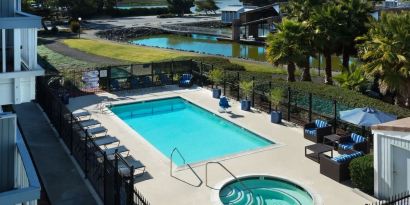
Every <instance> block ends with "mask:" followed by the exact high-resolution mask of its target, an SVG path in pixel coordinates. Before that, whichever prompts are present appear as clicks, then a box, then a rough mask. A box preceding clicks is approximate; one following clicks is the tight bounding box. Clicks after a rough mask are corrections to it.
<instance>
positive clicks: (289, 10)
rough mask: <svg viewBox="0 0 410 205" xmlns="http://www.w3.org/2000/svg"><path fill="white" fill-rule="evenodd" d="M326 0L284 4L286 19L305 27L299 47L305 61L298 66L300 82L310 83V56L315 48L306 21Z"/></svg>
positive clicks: (293, 0) (311, 33)
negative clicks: (301, 48) (299, 68)
mask: <svg viewBox="0 0 410 205" xmlns="http://www.w3.org/2000/svg"><path fill="white" fill-rule="evenodd" d="M325 2H326V0H290V1H289V2H288V4H286V6H285V8H284V10H285V13H286V14H287V16H288V18H291V19H293V20H295V21H298V22H302V23H303V26H305V29H306V32H305V33H304V35H303V37H302V38H301V41H300V42H299V46H300V47H303V48H304V51H305V55H306V57H305V61H303V62H302V63H301V64H300V67H302V69H303V72H302V79H301V80H302V81H311V80H312V78H311V76H310V56H314V55H315V54H316V53H315V46H314V45H313V43H314V42H313V39H314V38H313V35H314V33H313V32H312V27H309V26H308V24H307V21H308V19H309V17H310V15H311V13H312V11H313V10H314V9H315V8H316V7H318V6H321V5H322V4H323V3H325Z"/></svg>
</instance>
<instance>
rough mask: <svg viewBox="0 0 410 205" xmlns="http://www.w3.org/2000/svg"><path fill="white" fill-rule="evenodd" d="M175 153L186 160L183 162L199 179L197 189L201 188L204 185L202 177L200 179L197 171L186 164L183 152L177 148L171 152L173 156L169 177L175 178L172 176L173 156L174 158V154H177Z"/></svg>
mask: <svg viewBox="0 0 410 205" xmlns="http://www.w3.org/2000/svg"><path fill="white" fill-rule="evenodd" d="M175 152H177V153H178V155H179V156H180V157H181V158H182V160H184V161H183V164H185V165H186V166H188V168H189V169H190V170H191V171H192V173H194V175H195V176H196V178H198V179H199V185H198V186H197V187H200V186H201V185H202V183H203V181H202V179H201V177H199V175H198V174H197V173H196V172H195V170H194V169H193V168H192V167H191V165H189V164H188V163H185V162H186V160H185V158H184V156H183V155H182V154H181V152H180V151H179V149H178V148H177V147H175V148H174V149H173V150H172V152H171V156H170V159H171V165H170V169H169V175H170V176H171V177H173V175H172V169H173V164H174V160H173V156H174V153H175Z"/></svg>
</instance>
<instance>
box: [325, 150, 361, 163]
mask: <svg viewBox="0 0 410 205" xmlns="http://www.w3.org/2000/svg"><path fill="white" fill-rule="evenodd" d="M360 156H363V152H355V153H352V154H342V155H339V156H337V157H333V158H332V160H333V161H336V162H340V163H341V162H346V161H348V160H351V159H354V158H357V157H360Z"/></svg>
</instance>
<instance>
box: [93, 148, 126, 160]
mask: <svg viewBox="0 0 410 205" xmlns="http://www.w3.org/2000/svg"><path fill="white" fill-rule="evenodd" d="M102 151H103V152H105V154H106V155H107V157H108V158H109V159H113V156H114V154H116V153H117V154H121V153H124V152H127V155H128V154H129V151H130V150H129V149H128V148H126V147H125V146H124V145H121V146H118V147H111V148H107V149H103V150H102ZM96 156H97V157H98V158H99V157H103V154H102V153H101V152H96Z"/></svg>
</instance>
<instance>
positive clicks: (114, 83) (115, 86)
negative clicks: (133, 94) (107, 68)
mask: <svg viewBox="0 0 410 205" xmlns="http://www.w3.org/2000/svg"><path fill="white" fill-rule="evenodd" d="M111 90H113V91H119V90H121V87H120V83H119V82H118V80H116V79H112V80H111Z"/></svg>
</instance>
